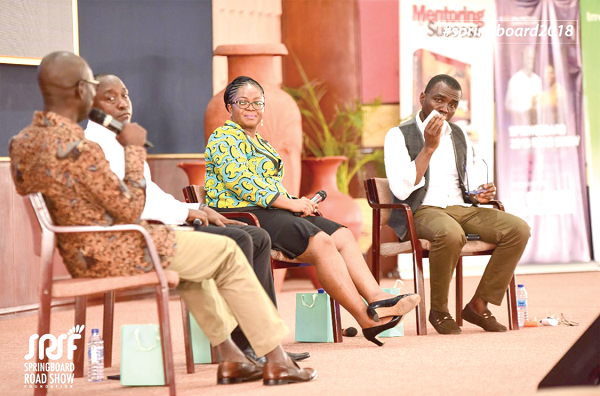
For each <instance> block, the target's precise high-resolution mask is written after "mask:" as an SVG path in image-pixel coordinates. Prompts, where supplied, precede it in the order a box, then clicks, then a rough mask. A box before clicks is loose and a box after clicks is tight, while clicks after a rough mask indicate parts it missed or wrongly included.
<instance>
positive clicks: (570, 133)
mask: <svg viewBox="0 0 600 396" xmlns="http://www.w3.org/2000/svg"><path fill="white" fill-rule="evenodd" d="M497 16H498V21H497V22H496V47H495V48H496V56H495V61H496V68H495V77H496V86H495V94H496V113H497V122H498V139H497V151H496V154H497V157H496V159H497V161H496V164H497V168H498V171H497V179H498V186H499V198H500V199H501V200H502V201H503V202H504V204H505V205H506V207H507V208H509V210H510V212H512V213H514V214H516V215H518V216H520V217H522V218H523V219H525V220H526V221H527V222H528V223H529V225H530V226H531V228H532V236H531V239H530V241H529V244H528V246H527V249H526V251H525V254H524V257H523V259H522V261H523V262H532V263H554V262H562V263H568V262H587V261H589V260H590V244H589V228H588V227H589V223H588V216H587V208H588V203H587V195H586V193H585V174H584V162H583V159H584V157H583V153H584V151H583V138H582V132H583V128H582V111H581V109H582V100H581V95H582V92H581V57H580V54H581V52H580V46H579V32H580V29H579V3H578V1H576V0H531V1H528V2H523V1H520V0H505V1H501V2H497ZM595 89H597V87H596V88H595Z"/></svg>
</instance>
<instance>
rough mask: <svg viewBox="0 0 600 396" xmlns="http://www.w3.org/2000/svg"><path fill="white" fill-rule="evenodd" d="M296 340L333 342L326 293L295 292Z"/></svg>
mask: <svg viewBox="0 0 600 396" xmlns="http://www.w3.org/2000/svg"><path fill="white" fill-rule="evenodd" d="M296 342H333V325H332V323H331V298H329V295H328V294H327V293H297V294H296Z"/></svg>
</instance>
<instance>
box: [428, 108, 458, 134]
mask: <svg viewBox="0 0 600 396" xmlns="http://www.w3.org/2000/svg"><path fill="white" fill-rule="evenodd" d="M438 114H440V113H438V112H437V111H436V110H431V113H429V115H428V116H427V118H425V121H423V128H427V124H428V123H429V121H431V119H432V118H433V116H435V115H438ZM450 132H452V128H450V124H448V121H446V120H444V125H443V126H442V132H441V135H442V137H444V136H447V135H450Z"/></svg>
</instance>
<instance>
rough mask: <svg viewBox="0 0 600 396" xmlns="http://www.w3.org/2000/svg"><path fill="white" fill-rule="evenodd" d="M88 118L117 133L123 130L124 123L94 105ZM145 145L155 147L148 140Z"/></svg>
mask: <svg viewBox="0 0 600 396" xmlns="http://www.w3.org/2000/svg"><path fill="white" fill-rule="evenodd" d="M88 118H89V119H90V120H92V121H94V122H95V123H97V124H100V125H102V126H103V127H104V128H106V129H110V130H111V131H113V132H114V133H116V134H117V135H118V134H119V133H120V132H121V131H122V130H123V123H122V122H121V121H119V120H115V119H114V117H113V116H111V115H108V114H106V113H105V112H103V111H102V110H100V109H97V108H95V107H92V110H91V111H90V115H89V116H88ZM144 147H145V148H147V149H149V148H154V145H153V144H152V143H150V142H149V141H148V140H146V142H145V143H144Z"/></svg>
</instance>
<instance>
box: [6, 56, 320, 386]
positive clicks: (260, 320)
mask: <svg viewBox="0 0 600 396" xmlns="http://www.w3.org/2000/svg"><path fill="white" fill-rule="evenodd" d="M38 80H39V85H40V89H41V91H42V95H43V97H44V111H43V112H36V113H35V114H34V117H33V121H32V124H31V125H30V126H28V127H26V128H25V129H23V130H22V131H21V132H20V133H19V134H18V135H16V136H15V137H13V138H12V139H11V141H10V144H9V151H10V157H11V163H12V176H13V180H14V183H15V186H16V187H17V191H18V193H19V194H22V195H25V194H30V193H34V192H41V193H42V194H43V195H44V198H45V200H46V202H47V204H48V207H49V209H50V213H51V215H52V217H53V219H54V221H55V222H56V223H57V224H59V225H113V224H126V223H140V224H142V225H143V226H144V227H146V228H148V229H149V231H150V233H151V235H152V238H153V241H154V243H155V245H156V247H157V249H158V251H159V254H160V256H161V259H162V261H163V265H164V266H167V265H170V267H169V269H171V270H173V271H176V272H178V273H179V276H180V278H181V279H182V282H181V284H180V287H179V288H180V291H181V295H182V298H183V299H184V300H185V302H186V303H187V305H188V307H189V308H190V310H191V312H192V314H193V315H194V317H195V318H196V320H197V322H198V323H199V324H200V326H201V327H202V329H203V330H204V333H205V334H206V336H207V337H208V339H209V340H210V342H211V344H212V345H214V346H216V348H217V350H218V352H219V355H220V357H221V359H222V361H221V363H219V370H218V373H217V378H218V382H219V383H233V382H241V381H251V380H258V379H261V378H264V380H265V382H269V383H274V384H279V383H287V382H304V381H311V380H313V379H314V378H315V377H316V371H314V370H312V369H300V368H299V367H298V366H297V365H296V364H295V363H294V362H293V360H291V359H290V358H289V357H288V356H287V354H286V353H285V352H284V350H283V348H281V345H280V342H281V340H282V339H283V337H284V336H285V334H286V333H287V331H288V329H287V327H286V325H285V323H283V321H282V320H281V318H280V317H279V314H278V313H277V310H276V308H275V306H274V305H273V303H272V302H271V300H270V299H269V298H268V296H267V294H266V293H265V291H264V289H263V288H262V287H261V286H260V284H259V283H258V280H257V279H256V275H254V272H253V271H252V269H251V268H250V266H249V264H248V262H247V260H246V259H245V257H244V255H243V253H242V251H241V250H240V249H239V248H238V247H237V245H236V244H235V242H233V240H231V239H229V238H226V237H222V236H219V235H210V234H204V233H198V232H186V231H173V230H172V229H170V228H169V227H166V226H161V225H149V224H145V223H143V222H140V221H139V217H140V214H141V213H142V209H143V207H144V202H145V186H146V182H145V180H144V175H143V169H144V168H143V164H144V160H145V158H146V151H145V150H144V147H143V145H144V142H145V140H146V131H145V130H144V129H143V128H142V127H141V126H139V125H137V124H127V125H125V127H124V128H123V130H122V132H121V133H120V134H119V136H118V137H117V139H118V141H119V143H121V144H122V145H123V147H124V148H125V177H124V178H123V180H122V181H121V180H120V179H119V178H118V177H117V176H116V175H115V174H114V173H113V172H112V171H111V170H110V167H109V164H108V161H107V160H106V159H105V158H104V155H103V152H102V149H101V148H100V147H99V146H98V144H96V143H94V142H91V141H89V140H86V139H85V137H84V133H83V130H82V129H81V127H80V126H79V125H78V124H77V122H79V121H81V120H83V119H85V118H87V115H88V114H89V111H90V109H91V107H92V103H93V100H94V96H95V92H96V89H95V86H96V85H97V84H98V82H97V81H95V80H93V74H92V71H91V69H90V67H89V66H88V65H87V63H86V62H85V61H84V60H83V59H81V58H79V57H78V56H76V55H74V54H71V53H68V52H54V53H52V54H49V55H47V56H46V57H45V58H44V59H43V60H42V63H41V64H40V67H39V69H38ZM107 234H108V235H107ZM176 246H177V250H176V249H175V247H176ZM206 246H210V249H206V248H203V247H206ZM58 247H59V250H60V253H61V255H62V257H63V260H64V262H65V264H66V266H67V268H68V269H69V272H70V273H71V275H73V276H74V277H105V276H117V275H133V274H138V273H143V272H146V271H149V270H150V269H151V268H150V263H149V262H147V260H146V258H145V254H144V247H143V239H142V237H141V236H139V234H136V233H134V232H119V233H117V232H115V233H98V234H85V235H84V234H81V235H77V234H68V235H64V236H59V238H58ZM204 281H207V282H204ZM225 304H226V305H227V306H228V307H229V310H227V309H223V307H224V306H225ZM237 322H239V323H240V326H241V327H242V328H243V329H244V332H245V334H246V336H247V337H248V340H249V341H250V344H251V345H252V347H253V348H254V350H255V351H256V353H257V355H258V356H262V355H266V357H267V363H266V364H265V366H264V368H263V366H261V365H258V364H256V363H255V362H252V361H250V360H248V359H247V358H246V357H245V356H244V354H243V353H242V352H241V351H240V350H239V348H237V346H236V345H235V344H234V343H233V342H232V341H231V338H230V337H229V335H230V333H231V331H232V330H233V329H234V328H235V327H236V326H237Z"/></svg>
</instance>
